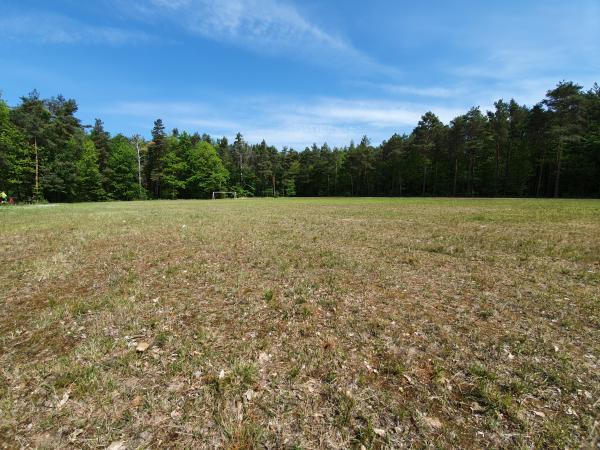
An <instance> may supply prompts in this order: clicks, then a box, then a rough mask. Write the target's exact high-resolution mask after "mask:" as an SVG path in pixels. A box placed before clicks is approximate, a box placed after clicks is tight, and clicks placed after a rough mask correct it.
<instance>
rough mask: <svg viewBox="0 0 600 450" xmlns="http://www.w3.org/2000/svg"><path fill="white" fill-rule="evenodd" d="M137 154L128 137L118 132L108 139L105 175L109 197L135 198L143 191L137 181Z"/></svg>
mask: <svg viewBox="0 0 600 450" xmlns="http://www.w3.org/2000/svg"><path fill="white" fill-rule="evenodd" d="M137 171H138V165H137V154H136V150H135V149H134V148H133V146H132V145H131V143H130V142H129V139H127V138H126V137H125V136H123V135H121V134H119V135H117V136H115V137H114V138H113V139H112V140H111V141H110V157H109V158H108V161H107V168H106V171H105V173H106V177H107V184H108V186H109V193H110V197H111V198H113V199H115V200H135V199H139V198H142V197H143V195H144V193H143V191H142V190H141V188H140V186H139V183H138V173H137Z"/></svg>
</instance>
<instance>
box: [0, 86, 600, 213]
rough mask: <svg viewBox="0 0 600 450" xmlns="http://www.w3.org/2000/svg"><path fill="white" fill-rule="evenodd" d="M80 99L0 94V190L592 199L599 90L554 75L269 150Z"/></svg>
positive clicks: (90, 195) (103, 196)
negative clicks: (546, 81)
mask: <svg viewBox="0 0 600 450" xmlns="http://www.w3.org/2000/svg"><path fill="white" fill-rule="evenodd" d="M77 109H78V106H77V102H76V101H75V100H73V99H66V98H64V97H63V96H60V95H59V96H57V97H52V98H49V99H44V98H41V97H40V95H39V93H38V92H37V91H33V92H31V93H30V94H28V95H26V96H23V97H21V99H20V103H19V104H17V105H15V106H12V107H11V106H9V105H8V104H7V103H6V102H5V101H4V100H2V99H0V191H5V192H6V193H7V194H8V195H9V196H11V197H13V198H14V199H16V200H17V201H18V202H36V201H48V202H84V201H104V200H136V199H178V198H209V197H210V196H211V193H212V192H213V191H224V190H227V191H235V192H237V194H238V195H240V196H466V197H472V196H473V197H475V196H480V197H598V196H600V86H598V84H594V86H593V87H592V88H591V89H589V90H584V88H583V87H582V86H580V85H578V84H576V83H573V82H567V81H562V82H560V83H558V85H557V86H556V87H554V88H553V89H551V90H549V91H548V92H547V94H546V97H545V98H544V99H543V100H541V101H540V102H539V103H538V104H536V105H534V106H533V107H528V106H525V105H520V104H518V103H517V102H516V101H514V100H510V101H508V102H507V101H504V100H498V101H497V102H495V103H494V110H493V111H486V112H483V111H481V109H480V108H479V107H473V108H471V109H470V110H469V111H467V112H466V113H465V114H464V115H460V116H458V117H456V118H454V119H453V120H451V121H450V123H448V124H444V123H442V121H440V119H439V118H438V117H437V116H436V115H435V114H434V113H432V112H426V113H425V114H424V115H423V116H422V118H421V120H420V121H419V123H418V124H417V126H416V127H415V128H414V130H413V131H412V132H411V133H410V135H406V134H402V135H401V134H394V135H393V136H391V137H390V138H389V139H388V140H386V141H384V142H382V143H381V144H380V145H374V144H373V143H371V141H370V140H369V138H368V137H367V136H364V137H363V138H362V139H361V140H360V142H359V143H358V144H356V143H354V142H350V143H349V144H348V145H347V146H345V147H333V148H332V147H329V146H328V145H327V144H326V143H325V144H323V145H322V146H320V147H319V146H317V145H316V144H313V145H312V146H311V147H307V148H305V149H303V150H297V149H292V148H287V147H284V148H282V149H277V148H276V147H274V146H271V145H269V144H268V143H267V142H265V141H264V140H263V141H262V142H260V143H258V144H251V143H248V142H246V141H245V140H244V138H243V136H242V135H241V134H240V133H238V134H237V135H236V137H235V139H234V140H233V142H230V141H229V140H228V139H227V138H226V137H222V138H216V139H215V138H213V137H211V136H209V135H208V134H206V133H205V134H200V133H198V132H193V133H189V132H186V131H181V132H180V131H179V130H178V129H173V130H171V131H166V128H165V124H163V121H162V120H161V119H157V120H156V121H155V122H154V126H153V128H152V131H151V138H150V139H145V138H143V137H141V136H139V135H136V136H125V135H123V134H117V135H114V136H111V134H110V133H109V132H107V131H106V130H105V129H104V125H103V122H102V121H101V120H100V119H96V120H95V123H94V124H93V125H85V124H82V122H81V120H80V119H78V118H77V116H76V113H77Z"/></svg>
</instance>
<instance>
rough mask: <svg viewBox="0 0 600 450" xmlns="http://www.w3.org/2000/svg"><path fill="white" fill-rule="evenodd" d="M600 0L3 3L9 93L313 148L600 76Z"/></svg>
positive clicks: (127, 122)
mask: <svg viewBox="0 0 600 450" xmlns="http://www.w3.org/2000/svg"><path fill="white" fill-rule="evenodd" d="M599 75H600V1H598V0H572V1H564V0H563V1H555V0H543V1H542V0H528V1H525V0H520V1H516V0H504V1H502V2H488V1H481V0H479V1H474V0H472V1H466V0H454V1H442V0H430V1H428V2H414V1H404V0H397V1H382V0H371V1H369V2H366V1H355V0H331V1H315V0H302V1H300V0H287V1H276V0H131V1H125V0H95V1H85V2H84V1H80V0H53V1H51V2H49V1H37V0H18V1H17V0H0V90H2V92H3V98H4V99H5V100H7V101H8V102H9V103H10V104H16V102H17V101H18V98H19V96H21V95H23V94H26V93H28V92H29V91H31V90H32V89H33V88H37V89H38V90H39V91H40V93H41V94H42V96H44V97H49V96H53V95H57V94H63V95H64V96H66V97H72V98H75V99H76V100H77V101H78V103H79V117H80V118H81V119H82V120H83V122H84V123H92V122H93V119H94V118H95V117H99V118H101V119H102V120H103V121H104V122H105V125H106V128H107V129H108V130H109V131H110V132H112V133H117V132H123V133H126V134H133V133H140V134H142V135H145V136H148V135H149V131H150V129H151V127H152V122H153V120H154V119H155V118H157V117H160V118H162V119H163V121H164V122H165V125H166V126H167V129H169V130H170V129H171V128H174V127H178V128H179V129H180V130H184V129H185V130H190V131H199V132H201V133H203V132H207V133H209V134H211V135H213V136H214V137H219V136H223V135H225V136H228V137H232V136H234V135H235V133H236V132H237V131H241V132H242V133H243V134H244V136H245V137H246V139H247V140H248V141H250V142H257V141H259V140H261V139H262V138H265V139H266V140H267V142H268V143H270V144H274V145H277V146H278V147H280V148H281V147H282V146H284V145H288V146H293V147H294V148H296V149H302V148H304V146H306V145H310V144H312V143H313V142H316V143H317V144H319V145H320V144H322V143H323V142H327V143H328V144H330V145H344V144H347V143H348V142H349V141H350V140H351V139H354V140H355V141H358V140H359V139H360V137H361V136H362V135H363V134H367V135H368V136H369V137H370V138H371V140H372V142H374V143H379V142H380V141H381V140H383V139H386V138H388V137H389V136H390V135H391V134H392V133H394V132H400V133H402V132H408V131H410V130H411V129H412V128H413V127H414V126H415V125H416V123H417V122H418V120H419V117H420V116H421V115H422V114H423V113H425V112H426V111H428V110H431V111H433V112H435V113H436V114H438V116H440V118H441V119H442V120H443V121H444V122H448V121H449V120H450V119H452V118H453V117H454V116H455V115H457V114H460V113H463V112H465V111H466V110H467V109H468V108H469V107H471V106H481V108H482V109H483V110H486V109H488V108H490V107H491V105H493V102H494V101H495V100H497V99H499V98H504V99H509V98H511V97H514V98H515V99H516V100H517V101H519V102H520V103H524V104H528V105H531V104H534V103H536V102H537V101H539V100H541V99H542V98H543V96H544V94H545V92H546V90H548V89H549V88H551V87H552V86H554V85H555V84H556V83H557V82H558V81H560V80H563V79H566V80H573V81H575V82H578V83H580V84H583V85H584V87H586V88H589V87H591V85H592V83H593V82H595V81H598V82H600V76H599Z"/></svg>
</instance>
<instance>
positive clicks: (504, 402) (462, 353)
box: [0, 199, 600, 449]
mask: <svg viewBox="0 0 600 450" xmlns="http://www.w3.org/2000/svg"><path fill="white" fill-rule="evenodd" d="M0 235H1V237H2V240H1V243H0V263H1V265H0V268H1V270H2V289H1V291H0V312H1V314H0V442H1V443H3V445H4V446H5V447H7V448H13V447H16V448H18V447H37V448H57V447H69V446H70V447H72V448H99V447H103V446H104V447H106V446H109V445H112V448H113V449H116V448H121V449H125V448H150V447H151V448H168V447H184V448H203V447H205V448H214V447H225V448H234V449H243V448H290V449H292V448H305V449H310V448H334V449H335V448H340V449H341V448H362V446H364V447H365V448H398V447H402V446H405V447H411V446H412V447H426V446H429V445H431V446H434V447H445V448H450V447H459V446H460V447H487V448H490V447H520V448H529V447H531V446H536V447H556V448H564V447H565V446H569V447H594V448H595V446H596V445H598V436H599V433H600V331H599V330H600V201H598V200H589V201H584V200H503V199H496V200H486V199H238V200H216V201H210V200H206V201H153V202H150V201H148V202H130V203H96V204H91V203H90V204H71V205H62V204H61V205H46V206H19V207H2V208H0ZM0 445H1V444H0Z"/></svg>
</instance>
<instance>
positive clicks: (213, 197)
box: [212, 191, 237, 200]
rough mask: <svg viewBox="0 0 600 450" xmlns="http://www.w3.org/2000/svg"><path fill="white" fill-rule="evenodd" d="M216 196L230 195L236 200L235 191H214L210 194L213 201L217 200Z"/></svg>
mask: <svg viewBox="0 0 600 450" xmlns="http://www.w3.org/2000/svg"><path fill="white" fill-rule="evenodd" d="M216 194H225V195H226V194H231V195H233V198H237V192H235V191H214V192H213V193H212V199H213V200H216V198H217V196H216Z"/></svg>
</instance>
